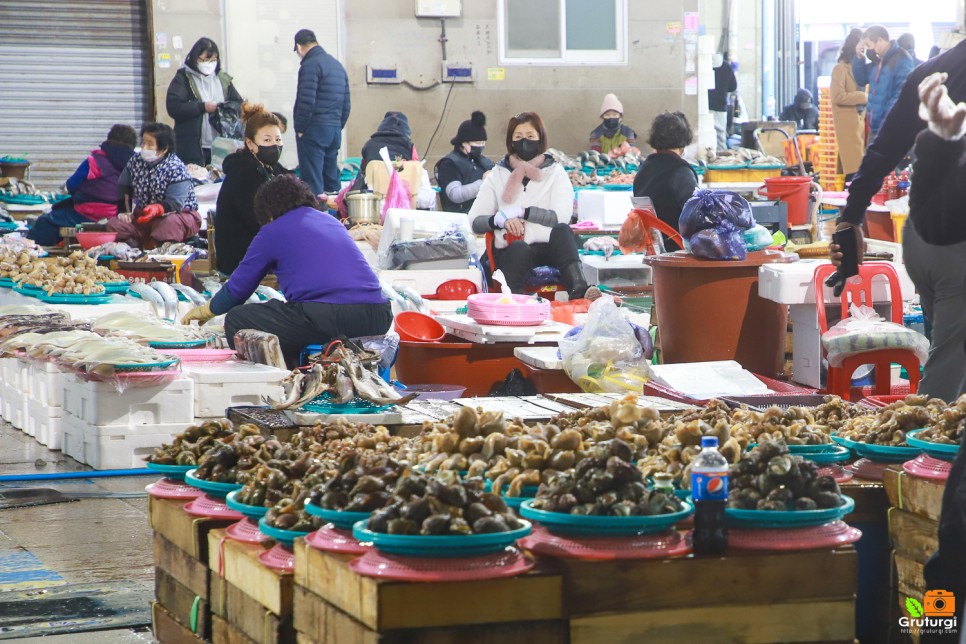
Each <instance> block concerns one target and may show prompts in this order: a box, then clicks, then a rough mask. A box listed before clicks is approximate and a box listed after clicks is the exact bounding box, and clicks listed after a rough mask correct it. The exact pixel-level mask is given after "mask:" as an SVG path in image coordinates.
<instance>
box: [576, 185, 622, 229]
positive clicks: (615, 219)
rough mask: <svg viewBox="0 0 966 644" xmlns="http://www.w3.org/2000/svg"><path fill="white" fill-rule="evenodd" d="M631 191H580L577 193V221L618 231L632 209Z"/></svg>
mask: <svg viewBox="0 0 966 644" xmlns="http://www.w3.org/2000/svg"><path fill="white" fill-rule="evenodd" d="M633 196H634V193H633V191H631V190H581V191H580V192H578V193H577V221H592V222H594V223H595V224H597V225H598V226H601V227H603V228H613V229H615V230H616V229H618V228H620V227H621V224H623V223H624V220H625V219H627V215H628V213H630V211H631V209H632V208H633V204H632V203H631V197H633Z"/></svg>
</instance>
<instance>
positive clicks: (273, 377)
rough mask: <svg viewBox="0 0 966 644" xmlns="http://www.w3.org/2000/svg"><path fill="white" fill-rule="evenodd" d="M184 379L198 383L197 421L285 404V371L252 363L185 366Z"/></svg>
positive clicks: (195, 395)
mask: <svg viewBox="0 0 966 644" xmlns="http://www.w3.org/2000/svg"><path fill="white" fill-rule="evenodd" d="M181 369H182V371H183V373H184V375H185V376H186V377H188V378H190V379H191V380H192V381H193V382H194V415H195V417H196V418H199V419H201V418H223V417H224V416H225V410H226V409H228V408H229V407H240V406H254V405H264V404H266V402H267V400H268V399H269V398H272V399H274V400H281V399H282V398H283V393H284V390H283V388H282V380H284V379H285V377H286V376H287V375H288V374H289V372H288V371H286V370H285V369H278V368H276V367H269V366H267V365H263V364H255V363H251V362H239V361H235V360H229V361H227V362H195V363H192V362H185V363H183V364H182V365H181Z"/></svg>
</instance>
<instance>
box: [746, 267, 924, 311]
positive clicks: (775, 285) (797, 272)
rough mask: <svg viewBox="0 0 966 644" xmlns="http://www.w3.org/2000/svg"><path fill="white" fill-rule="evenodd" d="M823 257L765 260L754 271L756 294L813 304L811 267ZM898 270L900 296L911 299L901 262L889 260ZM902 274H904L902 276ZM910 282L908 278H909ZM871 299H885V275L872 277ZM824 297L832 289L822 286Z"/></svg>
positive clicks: (829, 299)
mask: <svg viewBox="0 0 966 644" xmlns="http://www.w3.org/2000/svg"><path fill="white" fill-rule="evenodd" d="M828 263H829V261H828V260H827V259H801V260H799V261H797V262H791V263H790V264H765V265H764V266H762V267H761V268H760V269H759V271H758V295H760V296H761V297H763V298H765V299H766V300H771V301H773V302H778V303H779V304H813V305H814V303H815V280H814V277H813V276H814V275H815V269H816V268H817V267H818V266H820V265H822V264H828ZM892 266H893V268H895V269H896V272H897V273H899V276H900V277H899V281H900V283H901V284H902V298H903V300H909V299H912V297H913V296H914V295H915V290H914V288H908V287H907V285H906V282H907V281H908V275H907V274H906V272H905V267H904V266H903V265H902V264H893V265H892ZM903 275H906V277H905V278H903ZM910 284H911V282H910ZM872 299H873V300H874V301H876V302H888V301H889V289H888V288H887V286H886V281H885V278H881V277H880V278H874V279H873V281H872ZM825 301H826V302H834V301H836V300H835V298H834V297H833V296H832V289H830V288H826V289H825Z"/></svg>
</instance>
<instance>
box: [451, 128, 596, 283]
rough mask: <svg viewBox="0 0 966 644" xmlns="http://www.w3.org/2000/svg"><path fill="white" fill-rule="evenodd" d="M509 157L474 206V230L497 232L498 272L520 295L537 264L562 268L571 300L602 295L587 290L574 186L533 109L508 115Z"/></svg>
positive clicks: (495, 169)
mask: <svg viewBox="0 0 966 644" xmlns="http://www.w3.org/2000/svg"><path fill="white" fill-rule="evenodd" d="M506 147H507V155H506V156H505V157H504V158H503V160H502V161H500V162H499V163H497V164H496V165H495V166H494V167H493V170H492V171H491V172H490V173H489V174H488V175H487V176H486V179H484V180H483V186H482V187H481V188H480V192H479V194H478V195H477V197H476V201H475V202H474V203H473V207H472V208H470V212H469V216H470V221H471V222H472V225H473V232H475V233H477V234H482V233H487V232H491V231H492V232H493V236H494V240H493V248H494V253H493V254H494V258H493V259H494V262H495V264H496V266H493V267H491V268H493V269H494V270H496V269H500V270H502V271H503V274H504V275H505V276H506V279H507V283H508V286H509V287H510V290H512V291H513V292H514V293H522V292H523V288H524V286H526V281H527V278H528V277H529V275H530V271H531V270H533V268H535V267H537V266H553V267H555V268H557V269H559V270H560V279H561V281H562V282H563V283H564V284H565V285H566V287H567V291H568V293H569V294H570V299H572V300H573V299H578V298H582V297H586V298H588V299H596V298H597V297H599V296H600V291H599V290H597V287H595V286H591V287H590V288H588V285H587V280H586V279H585V278H584V273H583V270H582V268H581V264H580V256H579V255H578V254H577V241H576V239H575V238H574V234H573V232H572V231H571V230H570V217H571V215H572V214H573V210H574V189H573V186H572V185H571V184H570V177H568V176H567V171H566V170H565V169H564V168H563V166H561V165H560V164H559V163H557V162H555V161H554V160H553V157H551V156H550V155H549V154H546V151H547V132H546V130H545V129H544V127H543V121H541V120H540V117H539V116H537V115H536V114H534V113H533V112H523V113H522V114H518V115H516V116H514V117H513V118H511V119H510V123H509V125H508V126H507V133H506Z"/></svg>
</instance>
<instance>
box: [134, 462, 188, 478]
mask: <svg viewBox="0 0 966 644" xmlns="http://www.w3.org/2000/svg"><path fill="white" fill-rule="evenodd" d="M145 467H147V468H148V469H149V470H154V471H155V472H158V473H159V474H164V475H165V476H166V477H168V478H169V479H175V480H178V481H183V480H184V475H185V474H187V473H188V472H190V471H191V470H193V469H195V468H197V467H198V466H197V465H162V464H160V463H151V462H148V463H145Z"/></svg>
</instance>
